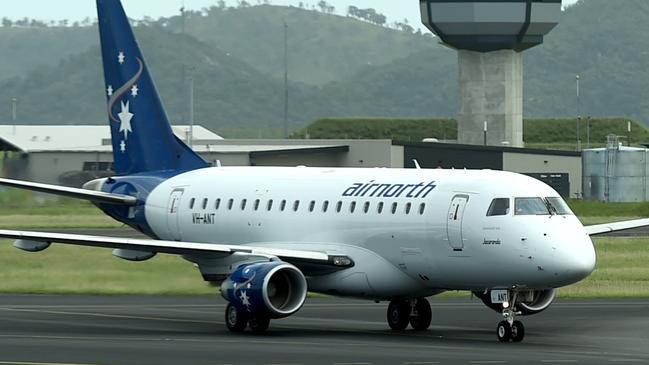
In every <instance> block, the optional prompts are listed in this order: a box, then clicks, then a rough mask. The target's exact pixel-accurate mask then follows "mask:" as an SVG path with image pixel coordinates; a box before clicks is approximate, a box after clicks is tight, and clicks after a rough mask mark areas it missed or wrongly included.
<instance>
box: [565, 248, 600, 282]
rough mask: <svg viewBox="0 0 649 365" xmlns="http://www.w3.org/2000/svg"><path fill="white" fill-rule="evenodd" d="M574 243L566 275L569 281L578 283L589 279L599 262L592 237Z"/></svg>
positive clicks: (569, 254) (567, 263) (568, 258)
mask: <svg viewBox="0 0 649 365" xmlns="http://www.w3.org/2000/svg"><path fill="white" fill-rule="evenodd" d="M575 241H576V242H575ZM575 241H573V242H572V245H573V246H572V247H571V249H570V250H569V252H567V254H568V255H567V256H568V257H566V260H565V261H564V262H565V264H566V267H565V268H564V269H565V273H566V278H565V279H567V281H569V282H570V283H576V282H578V281H581V280H583V279H585V278H587V277H588V276H589V275H590V274H591V273H592V272H593V270H595V264H596V262H597V256H596V254H595V247H594V246H593V242H592V241H591V240H590V237H588V236H585V237H583V238H582V239H580V240H575Z"/></svg>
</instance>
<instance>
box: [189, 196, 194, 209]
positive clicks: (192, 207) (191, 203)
mask: <svg viewBox="0 0 649 365" xmlns="http://www.w3.org/2000/svg"><path fill="white" fill-rule="evenodd" d="M194 203H196V199H194V198H191V199H190V200H189V209H194Z"/></svg>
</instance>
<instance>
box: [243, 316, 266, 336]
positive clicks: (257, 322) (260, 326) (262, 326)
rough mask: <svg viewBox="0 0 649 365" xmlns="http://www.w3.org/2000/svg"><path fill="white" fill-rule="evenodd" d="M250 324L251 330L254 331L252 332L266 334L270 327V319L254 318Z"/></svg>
mask: <svg viewBox="0 0 649 365" xmlns="http://www.w3.org/2000/svg"><path fill="white" fill-rule="evenodd" d="M248 324H249V325H250V329H251V330H252V332H255V333H262V332H266V330H267V329H268V326H270V318H268V317H257V318H252V319H251V320H250V322H248Z"/></svg>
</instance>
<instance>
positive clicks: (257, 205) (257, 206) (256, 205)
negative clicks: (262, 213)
mask: <svg viewBox="0 0 649 365" xmlns="http://www.w3.org/2000/svg"><path fill="white" fill-rule="evenodd" d="M257 210H259V199H257V200H255V211H257Z"/></svg>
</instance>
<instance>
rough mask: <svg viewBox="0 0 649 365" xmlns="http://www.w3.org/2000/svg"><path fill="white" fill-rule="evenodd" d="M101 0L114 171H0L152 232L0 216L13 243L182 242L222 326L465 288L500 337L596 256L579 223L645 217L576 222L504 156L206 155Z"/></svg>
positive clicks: (412, 301)
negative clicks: (439, 165) (243, 158)
mask: <svg viewBox="0 0 649 365" xmlns="http://www.w3.org/2000/svg"><path fill="white" fill-rule="evenodd" d="M97 9H98V19H99V32H100V39H101V51H102V59H103V67H104V76H105V92H106V100H107V108H106V111H107V114H108V119H109V124H110V129H111V137H112V148H113V157H114V161H115V176H113V177H108V178H102V179H97V180H93V181H90V182H88V183H86V184H85V185H84V187H83V188H71V187H63V186H57V185H51V184H42V183H36V182H27V181H17V180H10V179H0V184H2V185H5V186H10V187H14V188H21V189H28V190H32V191H37V192H42V193H49V194H55V195H60V196H67V197H72V198H77V199H84V200H87V201H90V202H93V203H94V204H95V205H96V206H97V207H98V208H99V209H101V210H102V211H103V212H104V213H105V214H107V215H108V216H110V217H112V218H114V219H116V220H117V221H119V222H123V223H124V224H126V225H128V226H130V227H133V228H134V229H136V230H137V231H139V232H142V233H144V234H145V235H147V236H148V237H149V239H134V238H116V237H102V236H89V235H78V234H62V233H49V232H30V231H17V230H0V237H2V238H7V239H13V240H15V241H14V246H15V247H17V248H19V249H21V250H25V251H29V252H39V251H43V250H45V249H47V248H48V247H49V246H50V245H51V244H52V243H60V244H70V245H82V246H94V247H102V248H112V249H114V250H113V254H114V255H115V256H117V257H119V258H122V259H125V260H131V261H145V260H149V259H152V258H153V257H154V256H155V255H156V254H158V253H162V254H174V255H180V256H182V257H183V258H184V259H185V260H187V261H189V262H191V263H193V264H195V265H196V266H197V267H198V269H199V270H200V272H201V274H202V276H203V279H204V280H206V281H209V282H213V283H220V289H221V295H222V296H223V297H224V298H225V300H226V301H227V302H228V305H227V307H226V310H225V323H226V326H227V328H228V329H229V330H230V331H233V332H241V331H244V330H245V329H246V328H250V330H251V331H253V332H256V333H260V332H263V331H265V330H267V329H268V327H269V325H270V321H271V320H272V319H277V318H284V317H289V316H291V315H293V314H295V313H296V312H297V311H298V310H299V309H300V308H301V307H302V306H303V305H304V303H305V301H306V298H307V292H308V291H311V292H315V293H323V294H328V295H333V296H341V297H352V298H360V299H366V300H372V301H377V302H379V301H388V302H389V306H388V309H387V316H386V317H387V322H388V325H389V327H390V328H391V329H393V330H395V331H402V330H405V329H406V328H407V327H408V326H410V327H412V329H413V330H418V331H422V330H426V329H428V328H429V326H430V325H431V321H432V310H431V306H430V304H429V302H428V300H427V299H426V298H428V297H431V296H434V295H438V294H441V293H443V292H446V291H456V290H462V291H470V292H472V293H473V294H474V295H475V296H476V297H478V298H480V299H481V300H482V301H483V302H484V304H485V305H486V306H487V307H488V308H490V309H492V310H494V311H496V312H498V313H500V314H501V315H502V317H503V319H502V321H500V322H499V323H498V324H497V328H496V334H497V338H498V340H499V341H501V342H510V341H511V342H520V341H522V340H523V338H524V336H525V327H524V325H523V323H522V322H521V321H520V320H518V319H517V318H518V317H519V316H527V315H534V314H538V313H541V312H543V311H544V310H545V309H547V308H548V307H549V306H550V305H551V304H552V302H553V301H554V299H555V295H556V292H557V289H558V288H560V287H563V286H566V285H570V284H573V283H576V282H579V281H580V280H582V279H584V278H586V277H588V276H589V275H590V274H591V272H592V271H593V270H594V268H595V262H596V254H595V250H594V247H593V243H592V241H591V238H590V236H593V235H596V234H602V233H606V232H610V231H615V230H622V229H629V228H633V227H639V226H646V225H649V219H641V220H634V221H626V222H618V223H612V224H604V225H595V226H588V227H584V226H582V224H581V223H580V221H579V220H578V219H577V217H576V216H575V215H574V214H573V213H572V212H571V210H570V208H569V207H568V205H567V204H566V203H565V201H564V200H563V199H562V198H561V197H560V196H559V194H558V193H557V192H556V191H555V190H553V189H552V188H550V187H549V186H547V185H546V184H544V183H542V182H540V181H538V180H535V179H533V178H530V177H527V176H524V175H519V174H516V173H511V172H504V171H490V170H445V169H421V168H417V169H386V168H309V167H294V168H286V167H221V166H217V167H210V166H209V165H208V164H207V163H206V162H205V161H204V160H203V159H202V158H201V157H199V156H198V155H197V154H196V153H195V152H194V151H192V150H191V149H190V148H189V147H188V146H186V145H185V144H184V143H183V142H182V141H181V140H179V139H178V138H176V137H175V136H174V134H173V133H172V130H171V127H170V124H169V120H168V118H167V116H166V113H165V110H164V108H163V105H162V103H161V101H160V98H159V96H158V92H157V90H156V87H155V86H154V83H153V79H152V77H151V74H150V72H149V69H148V67H147V66H146V62H145V60H144V57H143V55H142V52H141V51H140V48H139V46H138V44H137V41H136V39H135V36H134V34H133V31H132V29H131V26H130V24H129V21H128V18H127V17H126V14H125V12H124V9H123V7H122V4H121V2H120V1H119V0H97Z"/></svg>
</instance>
